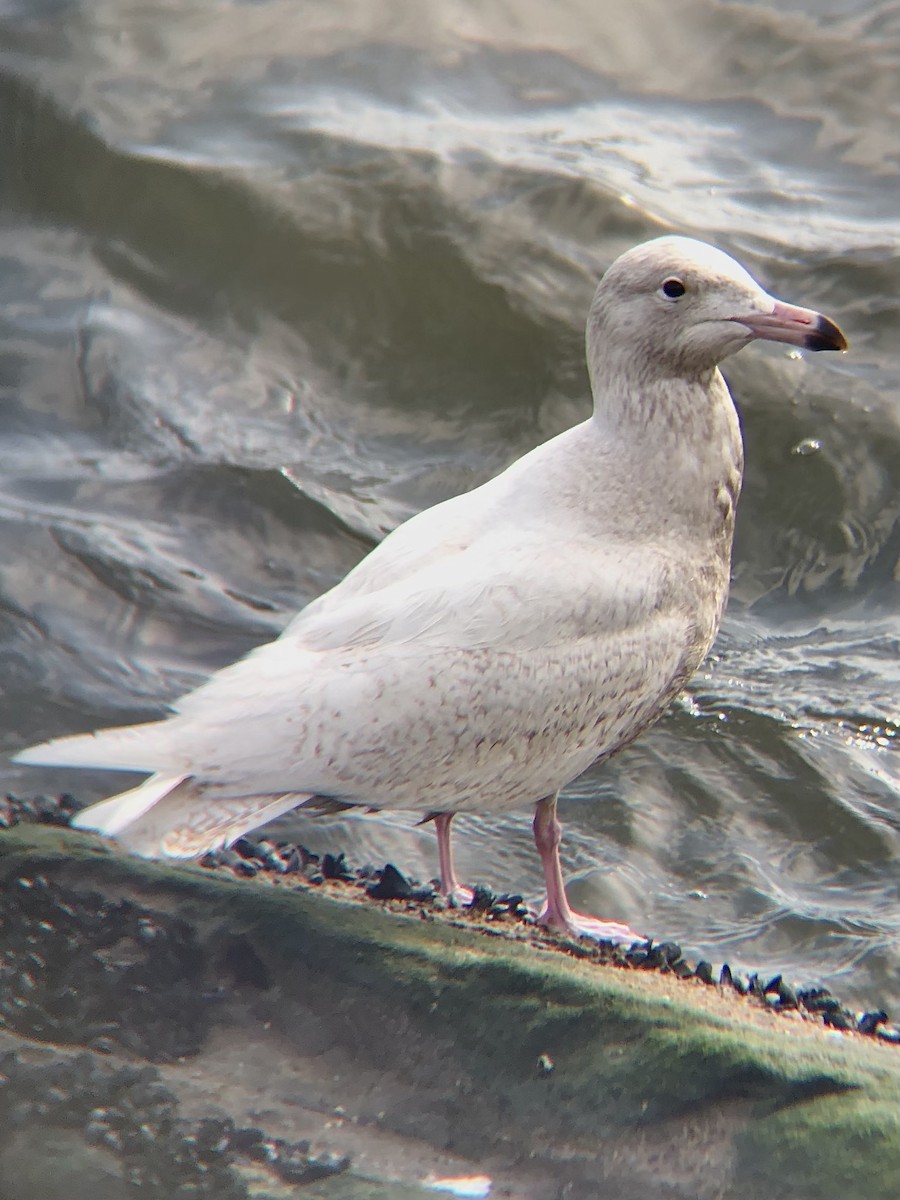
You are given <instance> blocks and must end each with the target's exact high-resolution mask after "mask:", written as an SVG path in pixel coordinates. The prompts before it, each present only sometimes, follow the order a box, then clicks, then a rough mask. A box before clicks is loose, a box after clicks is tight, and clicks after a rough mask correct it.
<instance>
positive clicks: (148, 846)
mask: <svg viewBox="0 0 900 1200" xmlns="http://www.w3.org/2000/svg"><path fill="white" fill-rule="evenodd" d="M167 723H168V722H158V723H152V722H151V723H149V724H145V725H128V726H123V727H121V728H118V729H105V730H100V732H99V733H88V734H79V735H76V736H74V737H65V738H57V739H55V740H54V741H50V742H44V743H43V744H42V745H40V746H31V747H29V748H28V749H27V750H22V751H21V752H20V753H19V754H17V755H16V756H15V758H14V761H15V762H18V763H25V764H27V765H29V766H51V767H60V766H68V767H101V768H103V767H105V768H107V769H110V770H119V771H147V772H153V774H151V776H150V778H149V779H146V780H145V781H144V782H143V783H141V784H139V785H138V786H137V787H135V788H130V789H129V790H128V791H127V792H120V793H119V794H118V795H116V796H111V797H110V798H109V799H108V800H101V801H100V802H99V803H98V804H92V805H91V806H90V808H86V809H84V810H83V811H82V812H80V813H78V814H77V816H76V817H75V818H74V819H73V821H72V824H73V826H75V827H76V828H78V829H90V830H93V831H94V832H96V833H100V834H103V835H105V836H107V837H114V838H116V840H117V841H118V842H120V843H121V845H123V846H124V847H125V848H126V849H127V850H130V851H131V852H132V853H134V854H142V855H144V856H145V857H147V858H156V857H162V856H167V857H171V858H195V857H197V856H198V855H200V854H205V853H206V852H207V851H208V850H218V849H222V848H223V847H226V846H229V845H231V843H232V842H235V841H237V839H238V838H239V837H242V836H243V835H244V834H245V833H249V831H250V830H251V829H255V828H256V826H258V825H263V824H265V822H266V821H271V820H273V819H274V818H275V817H279V816H281V815H282V813H286V812H289V811H290V810H291V809H292V808H294V807H295V806H296V805H298V804H301V803H303V802H304V801H305V800H308V799H309V795H308V793H301V794H299V795H298V794H297V793H290V794H284V795H277V796H272V795H264V796H234V795H228V794H227V793H225V788H223V787H222V785H219V786H216V785H211V784H208V783H205V782H204V781H202V780H199V779H196V778H195V777H194V776H193V775H192V774H191V770H190V765H189V764H186V763H185V764H180V763H173V762H172V758H173V755H172V746H171V740H170V738H169V737H166V736H165V735H161V730H162V727H163V726H164V725H166V724H167ZM166 743H168V744H166ZM160 763H167V767H168V769H167V770H164V771H160V770H159V764H160ZM182 765H183V766H184V768H185V769H184V770H183V771H182V772H181V773H178V768H179V766H182ZM173 767H174V771H173V769H172V768H173Z"/></svg>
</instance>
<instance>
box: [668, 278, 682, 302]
mask: <svg viewBox="0 0 900 1200" xmlns="http://www.w3.org/2000/svg"><path fill="white" fill-rule="evenodd" d="M686 291H687V288H686V287H685V286H684V284H683V283H682V282H681V280H680V279H675V278H674V277H673V278H672V279H667V280H666V281H665V283H664V284H663V285H662V294H663V295H664V296H667V297H668V299H669V300H677V299H678V297H679V296H683V295H684V293H685V292H686Z"/></svg>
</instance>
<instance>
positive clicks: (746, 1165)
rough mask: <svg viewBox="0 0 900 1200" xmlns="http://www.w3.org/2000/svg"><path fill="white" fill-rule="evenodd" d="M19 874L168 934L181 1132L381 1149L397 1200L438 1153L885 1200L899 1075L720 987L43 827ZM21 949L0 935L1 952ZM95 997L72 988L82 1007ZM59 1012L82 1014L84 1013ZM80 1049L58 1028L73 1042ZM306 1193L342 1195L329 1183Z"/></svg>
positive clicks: (862, 1052) (621, 1190) (13, 882)
mask: <svg viewBox="0 0 900 1200" xmlns="http://www.w3.org/2000/svg"><path fill="white" fill-rule="evenodd" d="M37 878H40V879H41V880H42V881H44V883H42V884H41V886H46V887H47V888H48V889H50V890H52V889H54V888H55V889H64V890H65V893H66V896H67V904H68V907H69V909H70V910H72V915H71V916H70V918H69V919H70V920H72V921H74V922H75V923H76V925H75V926H74V928H76V929H77V921H78V915H79V905H78V900H77V898H78V897H79V896H80V897H82V898H83V900H84V906H83V915H84V921H85V927H86V928H89V927H90V926H91V923H92V922H93V921H95V919H96V912H97V905H98V903H106V904H108V905H115V906H119V907H118V908H117V909H116V911H118V912H122V911H127V912H128V913H129V914H130V915H129V918H128V919H129V920H133V921H135V922H139V921H141V920H144V921H151V922H155V923H156V924H157V925H158V927H159V928H161V929H166V928H168V927H169V926H170V925H171V924H172V922H177V928H178V929H179V930H180V931H181V936H182V937H183V938H184V939H187V940H188V942H189V944H190V945H191V947H192V948H193V949H192V955H193V960H192V966H191V972H189V974H190V975H191V982H190V986H191V989H192V990H193V992H194V993H195V994H200V995H201V996H203V997H205V1000H204V1003H205V1004H206V1005H207V1006H208V1011H207V1012H206V1015H205V1016H204V1019H203V1020H202V1021H199V1022H195V1025H194V1027H193V1028H194V1031H195V1032H194V1041H193V1042H192V1044H191V1045H185V1046H184V1047H183V1049H181V1048H180V1049H181V1059H180V1061H176V1062H169V1063H166V1062H165V1060H166V1059H167V1058H169V1059H170V1058H171V1055H167V1054H162V1055H158V1056H157V1058H158V1059H159V1060H160V1061H161V1062H162V1063H163V1065H162V1066H161V1067H160V1068H159V1069H160V1071H161V1077H162V1078H163V1079H164V1081H165V1085H166V1087H168V1088H169V1089H170V1090H171V1091H172V1092H173V1094H175V1095H176V1096H179V1097H180V1098H181V1100H182V1102H183V1103H184V1104H187V1105H188V1106H189V1107H191V1106H192V1111H194V1112H202V1111H203V1105H204V1104H205V1105H206V1106H207V1108H208V1109H210V1110H215V1111H216V1112H222V1111H224V1112H225V1113H227V1114H229V1115H230V1117H232V1118H233V1119H234V1121H235V1122H238V1123H239V1124H253V1121H252V1120H251V1115H252V1111H254V1110H255V1109H259V1108H260V1107H261V1106H262V1105H263V1104H266V1105H267V1106H268V1109H269V1111H270V1112H271V1113H272V1114H274V1116H273V1118H272V1119H273V1120H274V1121H275V1122H276V1124H277V1123H278V1121H279V1120H280V1121H283V1122H284V1126H285V1128H286V1129H287V1130H289V1131H290V1136H291V1138H292V1139H293V1140H296V1138H297V1137H299V1136H303V1137H307V1136H309V1133H310V1132H311V1133H313V1134H314V1135H316V1136H318V1137H319V1138H320V1139H321V1141H322V1142H323V1143H324V1144H325V1146H326V1149H327V1150H328V1151H329V1152H333V1153H335V1154H338V1155H340V1154H344V1153H351V1154H353V1151H354V1145H361V1144H365V1145H366V1146H368V1153H369V1155H370V1157H372V1158H375V1157H378V1155H377V1153H376V1149H375V1148H376V1147H378V1146H382V1152H381V1158H380V1161H381V1162H382V1165H384V1164H385V1163H387V1166H386V1167H384V1170H385V1171H386V1182H390V1179H391V1178H393V1179H394V1180H395V1182H396V1184H397V1186H398V1187H399V1186H401V1185H402V1186H403V1187H413V1188H414V1187H415V1185H416V1180H417V1178H418V1179H420V1178H421V1177H422V1176H423V1174H424V1173H425V1172H424V1171H423V1170H422V1169H421V1164H426V1165H427V1164H428V1163H429V1162H430V1161H431V1160H430V1158H429V1155H431V1156H432V1157H433V1159H434V1162H435V1164H436V1165H437V1164H438V1162H439V1159H440V1157H441V1156H442V1155H447V1154H452V1155H455V1156H457V1157H458V1158H461V1159H464V1160H466V1161H468V1162H470V1163H473V1164H476V1165H477V1166H478V1167H479V1169H483V1170H484V1171H485V1172H486V1173H488V1174H491V1175H492V1176H493V1177H494V1178H495V1179H496V1180H497V1181H498V1183H499V1181H500V1180H501V1179H503V1180H505V1182H506V1185H507V1186H508V1187H510V1188H512V1194H513V1195H517V1196H518V1195H521V1196H525V1197H531V1196H532V1195H533V1196H535V1197H537V1196H546V1195H554V1194H560V1195H561V1194H565V1195H566V1197H567V1198H568V1197H572V1198H576V1197H584V1198H585V1200H586V1198H587V1197H589V1196H595V1195H596V1193H597V1189H598V1188H604V1189H609V1190H611V1191H612V1193H613V1194H615V1195H617V1196H621V1197H625V1198H628V1200H630V1198H631V1197H635V1200H636V1198H637V1197H638V1196H643V1195H646V1194H647V1191H648V1189H656V1190H657V1191H658V1190H659V1189H661V1188H662V1189H663V1190H664V1193H665V1194H666V1195H670V1196H673V1197H685V1198H688V1197H691V1198H692V1200H694V1198H697V1200H706V1198H709V1200H713V1197H724V1198H726V1200H729V1198H731V1197H734V1200H737V1197H738V1196H740V1197H741V1200H746V1198H747V1197H755V1196H759V1197H763V1196H769V1195H770V1194H771V1192H772V1190H773V1189H775V1188H777V1189H778V1190H779V1191H785V1190H793V1191H795V1192H797V1193H799V1194H801V1195H807V1194H808V1195H816V1197H817V1200H830V1198H831V1197H834V1200H838V1198H840V1200H848V1197H852V1196H854V1195H857V1194H858V1195H859V1196H861V1197H862V1196H866V1197H867V1198H869V1200H880V1198H881V1197H884V1200H888V1198H889V1197H890V1198H891V1200H893V1197H894V1195H895V1194H896V1166H897V1152H898V1146H900V1060H898V1058H897V1051H896V1049H895V1048H894V1047H892V1046H886V1045H882V1044H879V1043H877V1042H875V1041H874V1040H873V1039H870V1038H863V1037H860V1036H858V1035H854V1034H848V1035H845V1034H841V1033H838V1032H837V1031H829V1030H826V1029H824V1028H822V1027H820V1026H815V1025H811V1024H809V1023H807V1022H804V1021H802V1020H800V1019H799V1018H797V1019H795V1020H791V1019H790V1017H786V1016H784V1015H775V1014H772V1013H770V1012H767V1011H766V1010H765V1009H764V1008H762V1007H760V1006H758V1005H754V1004H751V1003H750V1002H749V1001H746V1000H742V999H740V998H737V997H735V996H734V995H733V993H731V992H730V989H729V990H728V991H727V994H726V992H725V991H720V990H719V989H717V988H715V987H710V986H705V985H703V984H701V983H699V982H687V983H685V982H681V981H678V980H676V979H675V978H674V977H672V976H671V975H669V976H666V975H659V974H656V973H654V972H650V971H624V970H621V969H616V968H612V967H606V966H601V965H597V964H595V963H592V962H589V961H581V960H578V959H575V958H572V957H571V956H569V955H566V954H562V953H558V952H552V951H550V950H546V949H539V948H535V947H533V946H531V945H529V944H527V943H526V942H523V941H521V940H515V941H514V940H511V939H505V938H501V937H490V936H486V935H485V933H484V932H483V931H481V930H478V929H474V928H467V927H459V926H457V925H454V924H450V923H447V922H444V921H441V920H423V919H422V918H421V916H420V915H403V914H396V913H394V912H391V911H388V910H386V909H383V908H381V907H376V906H374V905H369V904H359V903H346V902H340V901H339V900H335V899H332V898H331V897H330V896H329V895H326V894H323V893H322V892H321V891H314V890H310V889H293V888H290V887H289V886H280V887H272V886H267V885H264V884H260V883H259V882H258V881H256V880H252V879H236V878H234V877H233V876H229V875H225V874H224V873H222V872H210V871H205V870H202V869H199V868H195V867H173V866H170V865H161V864H159V863H155V862H148V861H144V860H139V859H134V858H127V857H124V856H122V855H121V854H118V853H116V852H115V851H114V850H112V849H109V848H107V847H106V846H104V845H101V844H100V843H99V842H97V841H96V840H94V839H91V838H87V837H85V836H83V835H76V834H72V833H69V832H67V831H64V830H60V829H54V828H47V827H36V826H20V827H18V828H16V829H13V830H9V831H7V832H5V833H3V834H2V835H0V889H2V890H3V892H4V893H6V894H9V892H8V889H12V888H14V887H21V885H20V884H19V883H18V882H17V881H18V880H20V879H30V880H35V879H37ZM73 897H74V898H75V899H73ZM98 898H99V900H98ZM123 905H125V906H130V908H127V907H126V909H124V910H123V909H122V907H121V906H123ZM92 914H94V915H92ZM18 938H19V935H18V934H17V932H16V931H15V930H9V931H7V932H6V933H5V934H4V946H5V948H6V950H7V953H9V952H10V951H12V952H14V953H15V951H16V947H17V946H18V945H19V940H18ZM89 943H90V939H89V938H87V937H86V939H85V951H84V952H85V954H88V953H96V951H95V950H93V949H91V948H90V946H89ZM76 949H77V942H76ZM165 961H166V962H168V966H167V967H165V969H163V967H162V966H160V967H159V973H160V979H159V983H160V986H161V987H163V990H164V985H165V984H166V983H167V982H168V983H171V986H172V988H173V995H177V989H178V987H179V986H183V983H184V977H185V975H184V964H183V963H182V959H181V958H180V957H179V956H178V955H175V956H172V957H170V958H169V959H167V960H165ZM159 963H160V964H162V963H163V960H162V959H160V960H159ZM180 963H181V965H180V966H179V964H180ZM166 971H168V972H169V973H170V975H171V979H167V977H166ZM92 978H93V976H92V975H91V973H90V971H88V970H85V971H84V972H83V973H82V975H81V979H82V980H83V981H84V984H85V988H86V989H88V990H89V989H90V988H91V987H93V986H94V985H93V984H92V982H91V980H92ZM74 981H75V976H73V986H76V984H75V982H74ZM79 1003H80V1004H82V1005H84V1006H85V1011H88V1012H91V1011H93V1010H92V1009H91V1003H92V1002H91V998H90V996H80V997H79ZM158 1017H159V1024H160V1033H159V1036H160V1037H161V1038H163V1044H164V1045H169V1044H172V1043H171V1042H166V1041H165V1038H166V1037H168V1038H171V1033H164V1030H165V1026H166V1025H167V1024H171V1023H172V1022H177V1020H178V1014H177V1010H176V1011H173V1010H172V1009H166V1008H165V1005H163V1006H162V1007H161V1008H160V1012H159V1014H158ZM112 1024H113V1025H114V1024H115V1023H114V1022H112ZM89 1032H91V1030H89V1029H87V1028H86V1029H85V1030H84V1036H85V1040H86V1041H89V1040H90V1039H89V1038H88V1033H89ZM116 1034H117V1030H116V1029H115V1028H113V1029H112V1031H111V1032H110V1034H109V1036H110V1040H111V1043H112V1046H113V1049H114V1050H115V1052H117V1053H118V1052H119V1049H120V1047H121V1043H120V1042H117V1040H116ZM30 1036H32V1037H33V1036H34V1034H33V1033H32V1034H31V1035H30ZM93 1036H96V1032H94V1033H93ZM78 1037H79V1033H78V1030H77V1029H75V1028H74V1027H70V1029H69V1039H70V1042H71V1044H77V1041H78ZM126 1049H127V1050H128V1051H129V1052H130V1054H131V1055H132V1056H134V1055H141V1056H143V1057H144V1058H148V1057H152V1056H153V1055H152V1053H151V1051H150V1050H148V1048H147V1047H146V1046H145V1047H144V1048H143V1049H141V1048H139V1046H137V1045H135V1044H134V1043H132V1045H131V1046H127V1047H126ZM542 1062H543V1063H546V1062H550V1063H552V1070H549V1071H548V1070H546V1069H541V1067H540V1064H541V1063H542ZM296 1096H302V1097H304V1107H303V1109H302V1112H301V1111H300V1110H299V1109H298V1108H297V1103H298V1102H297V1101H296V1099H293V1098H294V1097H296ZM338 1111H339V1116H338V1117H337V1118H334V1117H333V1114H334V1113H335V1112H338ZM326 1113H327V1114H332V1116H331V1117H330V1118H329V1119H328V1120H326V1119H325V1117H324V1116H323V1114H326ZM0 1136H2V1135H0ZM398 1145H403V1146H404V1150H403V1151H402V1152H400V1151H399V1150H398V1149H397V1147H398ZM386 1146H391V1147H392V1149H391V1151H390V1152H387V1151H386V1150H384V1147H386ZM413 1147H415V1153H413V1150H412V1148H413ZM355 1159H356V1155H355V1154H354V1163H355ZM404 1159H405V1160H406V1161H403V1160H404ZM413 1162H415V1164H416V1168H415V1170H413V1169H412V1167H411V1164H412V1163H413ZM392 1170H393V1171H394V1172H395V1173H394V1175H393V1176H391V1171H392ZM439 1173H444V1172H443V1171H439ZM341 1178H342V1180H343V1182H342V1183H341V1185H340V1187H341V1188H344V1189H346V1188H351V1189H352V1188H353V1187H355V1186H357V1184H358V1183H359V1176H358V1175H357V1174H356V1172H355V1166H354V1169H353V1170H351V1171H350V1172H348V1173H347V1174H346V1175H345V1176H342V1177H341ZM321 1186H322V1187H323V1189H326V1190H323V1193H322V1194H323V1196H324V1195H328V1196H335V1197H337V1196H338V1195H339V1194H341V1192H340V1191H335V1190H333V1189H334V1188H337V1187H338V1183H337V1180H334V1181H333V1182H331V1181H329V1182H327V1183H326V1184H323V1185H321ZM360 1186H362V1185H360ZM367 1186H368V1185H367ZM550 1186H552V1187H553V1188H554V1189H555V1191H547V1188H548V1187H550ZM374 1188H375V1182H374V1181H372V1182H371V1187H370V1193H369V1194H371V1195H375V1194H376V1192H375V1190H374ZM327 1189H332V1190H327ZM542 1189H543V1190H542ZM566 1189H567V1190H566ZM854 1189H855V1190H854ZM305 1194H308V1195H311V1194H312V1193H311V1192H309V1191H307V1190H306V1189H305ZM348 1194H350V1193H348Z"/></svg>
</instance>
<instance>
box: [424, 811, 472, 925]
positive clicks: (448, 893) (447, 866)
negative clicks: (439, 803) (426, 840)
mask: <svg viewBox="0 0 900 1200" xmlns="http://www.w3.org/2000/svg"><path fill="white" fill-rule="evenodd" d="M454 815H455V814H454V813H452V812H451V813H446V812H442V813H435V816H434V828H435V831H436V832H437V844H438V860H439V862H440V864H441V895H442V896H444V897H446V899H448V900H455V901H456V903H457V904H462V905H465V904H471V903H472V897H473V896H474V895H475V893H474V892H473V891H472V889H471V888H467V887H463V885H462V884H461V883H460V882H459V880H458V879H457V878H456V868H455V867H454V866H453V848H452V847H451V845H450V822H451V821H452V820H453V817H454Z"/></svg>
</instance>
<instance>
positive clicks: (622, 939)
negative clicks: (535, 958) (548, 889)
mask: <svg viewBox="0 0 900 1200" xmlns="http://www.w3.org/2000/svg"><path fill="white" fill-rule="evenodd" d="M538 922H539V924H541V925H544V926H545V927H546V928H547V929H552V930H554V931H555V932H558V933H567V934H568V935H569V936H570V937H573V938H591V939H592V940H593V941H595V942H613V943H614V944H615V945H617V946H630V945H632V943H634V942H646V940H647V939H646V937H645V936H644V935H643V934H641V933H636V932H635V931H634V930H633V929H632V928H631V926H630V925H623V924H622V923H621V922H620V921H601V920H599V919H598V918H597V917H587V916H585V915H584V914H583V913H577V912H569V913H568V915H567V919H566V920H565V921H560V920H553V919H550V917H549V915H548V914H547V913H546V912H542V913H541V915H540V916H539V917H538Z"/></svg>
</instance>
